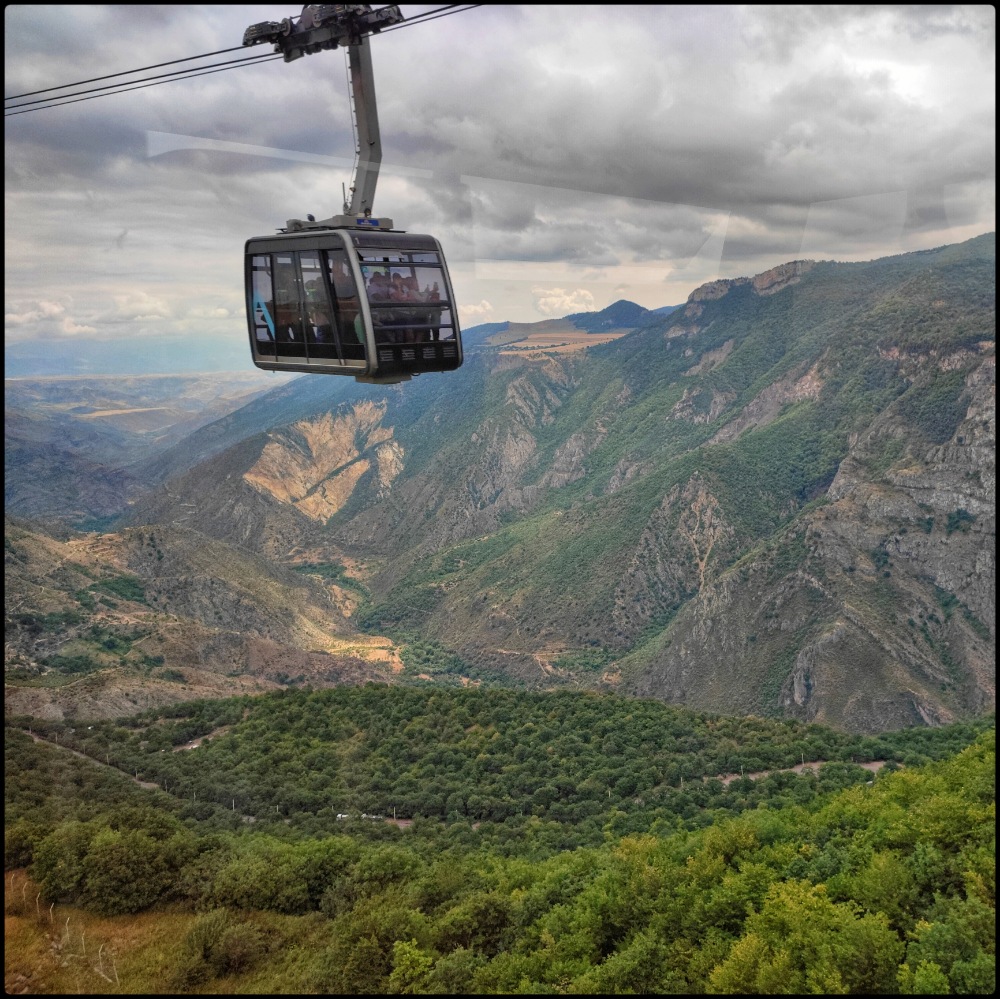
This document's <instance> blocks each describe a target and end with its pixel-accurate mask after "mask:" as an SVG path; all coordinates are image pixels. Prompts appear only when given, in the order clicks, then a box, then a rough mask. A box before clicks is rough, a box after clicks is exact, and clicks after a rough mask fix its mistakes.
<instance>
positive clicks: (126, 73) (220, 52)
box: [4, 45, 243, 101]
mask: <svg viewBox="0 0 1000 999" xmlns="http://www.w3.org/2000/svg"><path fill="white" fill-rule="evenodd" d="M242 49H243V46H242V45H234V46H233V47H232V48H230V49H219V50H218V51H217V52H206V53H204V55H197V56H186V57H185V58H184V59H171V60H170V61H169V62H155V63H153V65H152V66H140V67H139V68H138V69H125V70H122V72H120V73H108V75H107V76H92V77H91V78H90V79H89V80H77V81H76V82H75V83H64V84H62V85H61V86H58V87H46V88H44V89H43V90H29V91H28V92H27V93H24V94H11V96H10V97H5V98H4V100H5V101H17V100H20V99H21V98H22V97H34V96H35V94H45V93H48V91H50V90H68V89H69V88H70V87H82V86H83V85H84V84H85V83H97V81H98V80H110V79H111V78H112V77H114V76H131V75H132V74H133V73H145V72H146V70H149V69H161V68H162V67H163V66H174V65H176V64H177V63H179V62H191V61H192V60H193V59H211V58H212V56H217V55H225V54H226V53H227V52H240V51H242ZM123 82H132V83H134V82H135V81H134V80H132V81H123Z"/></svg>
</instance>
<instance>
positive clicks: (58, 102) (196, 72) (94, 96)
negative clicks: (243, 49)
mask: <svg viewBox="0 0 1000 999" xmlns="http://www.w3.org/2000/svg"><path fill="white" fill-rule="evenodd" d="M280 58H281V56H278V55H265V56H260V57H258V58H256V59H253V60H251V62H253V63H255V64H256V63H262V62H274V61H275V60H276V59H280ZM241 68H243V67H241V66H234V65H232V64H228V65H225V66H223V67H222V68H221V69H209V70H192V71H189V72H188V74H187V75H186V76H176V77H174V79H172V80H154V81H153V82H152V83H140V84H138V85H136V86H127V85H125V84H118V85H117V86H120V87H121V89H120V90H108V91H105V92H104V93H101V94H91V95H90V96H89V97H76V98H73V99H72V100H59V99H58V98H51V100H52V101H53V103H51V104H46V105H44V106H43V107H37V108H24V110H22V111H5V112H4V117H5V118H13V117H14V116H15V115H18V114H31V112H32V111H47V110H48V109H49V108H60V107H62V106H63V105H64V104H79V103H80V102H81V101H93V100H96V99H97V98H98V97H113V96H114V95H115V94H124V93H127V92H128V91H129V90H144V89H145V88H146V87H159V86H162V85H163V84H164V83H176V82H177V81H178V80H190V79H193V78H194V77H196V76H211V75H212V74H213V73H225V72H226V71H227V70H230V69H241ZM16 106H17V105H15V107H16Z"/></svg>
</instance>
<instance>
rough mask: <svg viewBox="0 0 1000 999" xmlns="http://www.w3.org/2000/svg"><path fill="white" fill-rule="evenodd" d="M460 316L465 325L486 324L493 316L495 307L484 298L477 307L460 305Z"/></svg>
mask: <svg viewBox="0 0 1000 999" xmlns="http://www.w3.org/2000/svg"><path fill="white" fill-rule="evenodd" d="M458 314H459V316H460V317H461V320H462V322H463V323H485V322H489V320H490V317H491V316H492V315H493V306H492V305H490V303H489V302H487V301H486V299H485V298H484V299H483V300H482V301H481V302H479V303H478V304H477V305H459V307H458Z"/></svg>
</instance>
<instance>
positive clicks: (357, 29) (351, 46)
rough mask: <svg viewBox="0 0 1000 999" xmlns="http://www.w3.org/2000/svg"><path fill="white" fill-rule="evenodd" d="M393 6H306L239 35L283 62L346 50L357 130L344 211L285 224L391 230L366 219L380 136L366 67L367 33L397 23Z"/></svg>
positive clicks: (398, 18) (371, 78) (294, 227)
mask: <svg viewBox="0 0 1000 999" xmlns="http://www.w3.org/2000/svg"><path fill="white" fill-rule="evenodd" d="M403 19H404V18H403V15H402V13H401V12H400V10H399V7H397V6H395V5H392V6H388V7H381V8H379V9H378V10H372V8H371V6H370V5H369V4H307V5H306V6H304V7H303V8H302V13H301V14H300V15H299V17H298V18H297V19H294V20H293V19H292V18H287V17H286V18H285V19H284V20H282V21H280V22H277V21H262V22H260V23H258V24H253V25H251V26H250V27H249V28H247V29H246V31H245V32H244V34H243V44H244V45H258V44H260V43H262V42H270V43H273V45H274V50H275V52H280V53H281V54H282V55H283V56H284V58H285V62H291V61H292V60H294V59H300V58H301V57H302V56H304V55H312V54H313V53H316V52H322V51H324V50H326V49H335V48H338V47H340V46H345V47H346V48H347V53H348V60H349V64H350V73H351V92H352V98H353V103H354V107H353V111H354V114H355V120H356V122H357V129H358V163H357V168H356V171H355V176H354V178H353V180H352V182H351V202H350V204H348V203H347V202H346V201H345V203H344V212H345V214H344V215H335V216H332V217H331V218H328V219H321V220H320V221H319V222H315V221H313V220H312V219H311V218H310V219H309V220H308V221H303V220H302V219H289V220H288V222H287V228H288V230H290V231H298V230H303V229H312V228H317V229H320V228H328V227H331V226H352V227H355V226H356V227H359V228H372V229H392V219H378V218H372V205H373V202H374V200H375V187H376V185H377V183H378V174H379V167H380V166H381V163H382V140H381V136H380V134H379V127H378V106H377V105H376V102H375V74H374V72H373V70H372V57H371V50H370V48H369V43H368V35H369V34H375V33H377V32H379V31H381V30H382V28H385V27H388V26H390V25H392V24H398V23H399V22H400V21H402V20H403Z"/></svg>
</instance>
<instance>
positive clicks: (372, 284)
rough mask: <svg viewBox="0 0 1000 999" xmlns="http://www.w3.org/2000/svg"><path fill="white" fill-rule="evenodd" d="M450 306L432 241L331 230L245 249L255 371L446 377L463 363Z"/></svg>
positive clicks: (257, 243) (442, 265)
mask: <svg viewBox="0 0 1000 999" xmlns="http://www.w3.org/2000/svg"><path fill="white" fill-rule="evenodd" d="M371 244H374V245H371ZM264 251H267V252H264ZM452 301H453V299H452V289H451V282H450V279H449V276H448V269H447V266H446V265H445V262H444V258H443V256H442V254H441V251H440V246H439V244H438V243H437V240H435V239H433V237H430V236H410V235H408V234H405V233H388V232H381V233H358V234H355V233H353V232H349V231H344V230H335V231H332V232H325V233H323V234H312V233H310V234H302V235H299V234H295V235H290V234H289V235H278V236H274V237H259V238H257V239H254V240H250V241H248V243H247V315H248V318H249V322H250V342H251V346H252V350H253V359H254V363H255V364H257V366H258V367H264V368H272V369H290V370H295V371H316V372H322V373H329V374H353V375H356V376H361V377H365V378H369V379H375V380H399V378H405V377H408V376H410V375H412V374H419V373H421V372H424V371H448V370H452V369H454V368H457V367H459V365H460V364H461V363H462V349H461V339H460V332H459V329H458V324H457V323H456V322H455V317H454V310H453V305H452Z"/></svg>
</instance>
